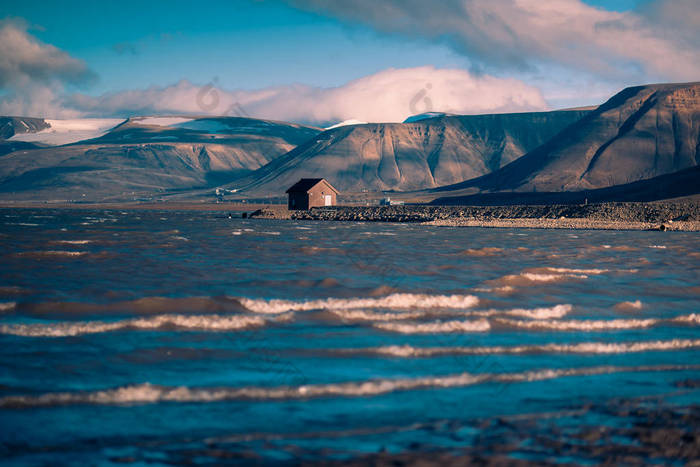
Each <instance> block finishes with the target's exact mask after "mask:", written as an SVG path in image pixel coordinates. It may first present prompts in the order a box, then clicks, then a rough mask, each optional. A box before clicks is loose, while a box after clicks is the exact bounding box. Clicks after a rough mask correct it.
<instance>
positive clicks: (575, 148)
mask: <svg viewBox="0 0 700 467" xmlns="http://www.w3.org/2000/svg"><path fill="white" fill-rule="evenodd" d="M698 163H700V83H688V84H663V85H649V86H639V87H633V88H628V89H625V90H623V91H622V92H620V93H619V94H617V95H615V96H613V97H612V98H611V99H610V100H608V101H607V102H606V103H604V104H603V105H601V106H600V107H599V108H598V109H597V110H595V111H594V112H592V113H591V114H589V115H588V116H586V117H585V118H583V119H581V120H580V121H579V122H577V123H576V124H575V125H572V126H571V127H569V128H567V129H566V130H564V131H562V132H561V133H559V134H558V135H556V136H555V137H554V138H552V139H551V140H550V141H548V142H547V143H545V144H544V145H542V146H540V147H538V148H536V149H534V150H533V151H530V152H529V153H528V154H526V155H525V156H523V157H522V158H520V159H518V160H517V161H515V162H514V163H512V164H510V165H507V166H505V167H503V168H502V169H500V170H498V171H496V172H494V173H492V174H490V175H488V176H486V177H482V178H481V179H477V180H472V181H467V182H465V183H462V184H459V186H454V187H445V188H444V190H455V189H464V188H468V187H474V188H477V189H480V190H482V191H502V190H516V191H577V190H586V189H596V188H605V187H610V186H614V185H621V184H626V183H632V182H635V181H638V180H645V179H650V178H653V177H657V176H660V175H664V174H669V173H673V172H677V171H680V170H683V169H687V168H689V167H693V166H695V165H698Z"/></svg>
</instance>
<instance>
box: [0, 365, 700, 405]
mask: <svg viewBox="0 0 700 467" xmlns="http://www.w3.org/2000/svg"><path fill="white" fill-rule="evenodd" d="M697 369H700V366H699V365H653V366H652V365H649V366H626V367H625V366H596V367H583V368H568V369H539V370H532V371H526V372H520V373H481V374H472V373H459V374H451V375H444V376H427V377H418V378H397V379H388V378H387V379H374V380H365V381H350V382H344V383H330V384H310V385H304V386H278V387H255V386H253V387H241V388H235V387H194V388H193V387H186V386H179V387H174V386H156V385H153V384H149V383H144V384H134V385H129V386H122V387H118V388H113V389H105V390H99V391H84V392H54V393H47V394H42V395H38V396H37V395H13V396H4V397H0V408H29V407H47V406H57V405H80V404H81V405H123V404H155V403H161V402H182V403H193V402H198V403H207V402H220V401H227V400H305V399H314V398H328V397H371V396H377V395H382V394H387V393H392V392H397V391H413V390H420V389H427V388H454V387H466V386H472V385H476V384H484V383H527V382H533V381H544V380H551V379H557V378H562V377H572V376H591V375H603V374H613V373H631V372H645V373H647V372H662V371H688V370H697Z"/></svg>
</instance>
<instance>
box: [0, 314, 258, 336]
mask: <svg viewBox="0 0 700 467" xmlns="http://www.w3.org/2000/svg"><path fill="white" fill-rule="evenodd" d="M265 323H266V320H265V319H263V318H261V317H259V316H241V315H232V316H222V315H180V314H172V315H157V316H151V317H148V318H133V319H125V320H120V321H114V322H105V321H63V322H57V323H51V324H44V323H41V324H39V323H36V324H1V325H0V334H11V335H15V336H25V337H68V336H80V335H84V334H98V333H103V332H112V331H121V330H129V329H136V330H149V329H151V330H152V329H158V328H161V327H166V326H172V327H176V328H178V329H184V330H202V331H233V330H237V329H243V328H248V327H257V326H263V325H264V324H265Z"/></svg>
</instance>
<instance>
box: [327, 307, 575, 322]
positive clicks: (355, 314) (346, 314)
mask: <svg viewBox="0 0 700 467" xmlns="http://www.w3.org/2000/svg"><path fill="white" fill-rule="evenodd" d="M571 309H572V306H571V305H555V306H553V307H550V308H530V309H528V308H514V309H511V310H484V311H461V310H460V311H459V312H458V313H459V315H460V316H477V317H481V318H486V317H491V316H500V315H510V316H519V317H524V318H530V319H555V318H562V317H563V316H565V315H567V314H568V313H569V312H571ZM329 311H330V312H331V313H333V314H334V315H336V316H338V317H340V318H342V319H347V320H357V321H403V320H408V319H417V318H422V317H425V316H428V315H431V314H434V312H431V311H429V310H423V311H401V312H393V313H380V312H376V311H369V310H361V309H358V310H356V309H351V310H343V309H340V310H333V309H331V310H329ZM450 311H451V310H447V313H448V314H453V315H454V313H450ZM440 314H444V311H443V312H441V313H440Z"/></svg>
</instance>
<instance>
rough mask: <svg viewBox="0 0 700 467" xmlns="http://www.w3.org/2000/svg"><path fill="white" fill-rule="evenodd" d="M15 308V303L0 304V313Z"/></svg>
mask: <svg viewBox="0 0 700 467" xmlns="http://www.w3.org/2000/svg"><path fill="white" fill-rule="evenodd" d="M16 306H17V303H16V302H0V313H3V312H5V311H11V310H14V309H15V307H16Z"/></svg>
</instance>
